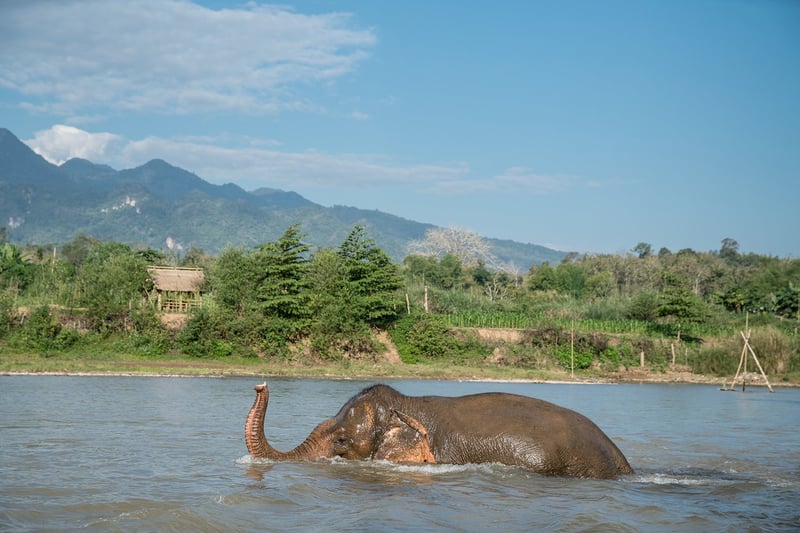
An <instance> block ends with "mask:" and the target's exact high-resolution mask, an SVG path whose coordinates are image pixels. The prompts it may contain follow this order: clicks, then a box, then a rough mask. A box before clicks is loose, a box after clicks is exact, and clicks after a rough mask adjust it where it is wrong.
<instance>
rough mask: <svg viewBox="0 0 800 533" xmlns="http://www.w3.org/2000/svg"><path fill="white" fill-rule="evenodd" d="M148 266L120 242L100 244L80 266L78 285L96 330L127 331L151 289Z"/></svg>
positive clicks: (82, 301)
mask: <svg viewBox="0 0 800 533" xmlns="http://www.w3.org/2000/svg"><path fill="white" fill-rule="evenodd" d="M148 280H149V273H148V272H147V262H146V261H145V260H144V259H143V258H142V257H141V256H140V255H138V254H137V253H135V252H134V251H133V250H131V248H130V246H128V245H126V244H122V243H118V242H108V243H100V244H97V245H96V246H95V247H94V248H92V250H91V251H90V252H89V254H88V255H87V256H86V259H85V260H84V261H83V264H82V265H81V268H80V271H79V272H78V278H77V281H78V284H79V287H80V293H81V303H82V304H83V305H84V306H85V307H87V309H88V311H87V315H88V318H89V320H90V321H91V323H92V325H93V327H94V328H95V329H98V330H100V331H104V330H116V331H124V330H125V329H127V328H128V327H129V325H130V322H129V319H131V318H132V316H133V313H134V311H135V310H136V309H137V308H138V306H139V305H140V304H141V303H142V301H143V298H144V296H145V295H146V293H147V290H148V288H150V287H151V286H152V282H150V283H148Z"/></svg>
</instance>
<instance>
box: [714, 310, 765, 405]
mask: <svg viewBox="0 0 800 533" xmlns="http://www.w3.org/2000/svg"><path fill="white" fill-rule="evenodd" d="M745 330H746V331H747V335H745V333H744V331H740V332H739V333H740V334H741V336H742V339H744V347H743V348H742V355H741V356H740V357H739V368H737V369H736V375H735V376H733V381H731V386H730V387H728V388H727V389H720V390H724V391H732V390H736V389H734V388H733V386H734V385H735V384H736V379H737V378H738V377H739V374H740V373H741V374H742V391H743V392H744V387H745V374H746V373H747V356H748V354H749V355H752V356H753V360H754V361H755V362H756V366H757V367H758V370H759V372H761V375H762V376H763V377H764V383H766V384H767V388H768V389H769V391H770V392H775V391H774V390H772V385H770V384H769V380H768V379H767V374H766V373H765V372H764V369H763V368H761V363H759V362H758V357H756V352H755V351H753V347H752V346H750V328H749V327H748V326H747V325H745ZM742 367H744V372H742Z"/></svg>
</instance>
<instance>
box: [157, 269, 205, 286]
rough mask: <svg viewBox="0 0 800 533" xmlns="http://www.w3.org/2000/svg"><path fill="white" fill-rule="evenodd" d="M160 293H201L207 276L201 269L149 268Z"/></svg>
mask: <svg viewBox="0 0 800 533" xmlns="http://www.w3.org/2000/svg"><path fill="white" fill-rule="evenodd" d="M147 270H148V272H150V275H151V276H152V277H153V285H154V286H155V288H156V289H157V290H159V291H175V292H200V288H201V287H202V286H203V281H204V280H205V274H204V273H203V271H202V270H200V269H199V268H177V267H147Z"/></svg>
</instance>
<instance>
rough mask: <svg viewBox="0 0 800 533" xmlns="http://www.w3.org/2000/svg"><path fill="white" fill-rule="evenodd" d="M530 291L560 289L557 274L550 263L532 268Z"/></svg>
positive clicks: (529, 279)
mask: <svg viewBox="0 0 800 533" xmlns="http://www.w3.org/2000/svg"><path fill="white" fill-rule="evenodd" d="M527 285H528V290H529V291H552V290H555V289H556V288H557V287H558V281H557V280H556V272H555V270H553V267H551V266H550V263H548V262H547V261H545V262H544V263H542V264H541V265H539V266H532V267H531V269H530V270H529V271H528V283H527Z"/></svg>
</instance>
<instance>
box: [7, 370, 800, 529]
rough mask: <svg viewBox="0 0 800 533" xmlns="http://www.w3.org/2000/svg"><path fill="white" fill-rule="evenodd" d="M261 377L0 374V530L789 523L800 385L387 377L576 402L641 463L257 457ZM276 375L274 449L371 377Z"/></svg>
mask: <svg viewBox="0 0 800 533" xmlns="http://www.w3.org/2000/svg"><path fill="white" fill-rule="evenodd" d="M256 382H257V380H255V379H253V378H225V379H214V378H141V377H66V376H4V377H0V413H1V414H2V419H0V468H1V470H0V530H2V531H46V530H76V529H82V530H89V531H133V530H135V531H285V530H295V531H326V532H327V531H418V530H424V531H436V530H440V531H479V530H489V531H564V530H567V531H576V530H582V531H607V530H614V531H747V530H750V531H791V530H797V529H798V528H800V434H799V433H798V430H799V429H800V389H783V388H779V389H776V392H775V393H769V392H768V391H767V390H766V389H762V388H748V389H747V391H746V392H744V393H742V392H721V391H720V390H719V388H718V387H714V386H708V385H702V386H701V385H651V384H647V385H576V384H523V383H473V382H445V381H390V382H389V383H390V384H391V385H393V386H394V387H396V388H397V389H399V390H400V391H401V392H403V393H406V394H412V395H420V394H438V395H446V396H456V395H462V394H470V393H475V392H482V391H507V392H514V393H518V394H525V395H529V396H534V397H538V398H542V399H545V400H548V401H552V402H555V403H558V404H560V405H564V406H566V407H569V408H572V409H575V410H577V411H579V412H581V413H583V414H585V415H587V416H588V417H589V418H591V419H592V420H594V421H595V422H596V423H597V424H598V425H599V426H600V427H601V428H602V429H603V430H604V431H605V432H606V433H607V434H608V435H609V436H610V437H611V438H612V439H613V440H614V441H615V442H616V443H617V445H618V446H619V447H620V449H621V450H622V451H623V453H625V455H626V456H627V457H628V460H629V461H630V463H631V464H632V465H633V467H634V468H635V469H636V473H635V474H633V475H630V476H625V477H623V478H621V479H617V480H612V481H597V480H585V479H562V478H548V477H543V476H539V475H536V474H532V473H530V472H528V471H525V470H522V469H519V468H510V467H505V466H500V465H466V466H452V465H429V466H420V467H416V466H413V467H412V466H398V465H391V464H387V463H383V462H377V463H369V462H347V461H323V462H314V463H280V464H276V463H269V462H265V461H263V460H252V459H251V458H250V457H249V455H248V454H247V450H246V448H245V445H244V438H243V435H244V432H243V425H244V420H245V417H246V415H247V412H248V410H249V409H250V406H251V405H252V402H253V400H254V398H255V393H254V392H253V390H252V387H253V385H255V384H256ZM372 383H373V382H370V381H357V380H312V379H272V380H270V391H271V395H270V406H269V412H268V413H267V426H268V427H267V435H268V437H269V438H270V441H271V442H272V444H273V445H274V446H275V447H276V448H279V449H287V448H290V447H293V446H294V445H296V444H298V443H299V442H300V441H302V440H303V439H304V438H305V436H306V435H307V434H308V432H309V431H311V429H312V428H313V427H314V426H315V425H316V424H317V423H318V422H320V421H321V420H323V419H324V418H327V417H329V416H332V415H333V414H335V413H336V412H337V411H338V410H339V407H340V406H341V405H342V404H343V403H344V402H345V401H346V400H347V399H348V398H349V397H350V396H352V395H353V394H355V393H357V392H358V391H360V390H361V389H362V388H364V387H366V386H368V385H370V384H372Z"/></svg>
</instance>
